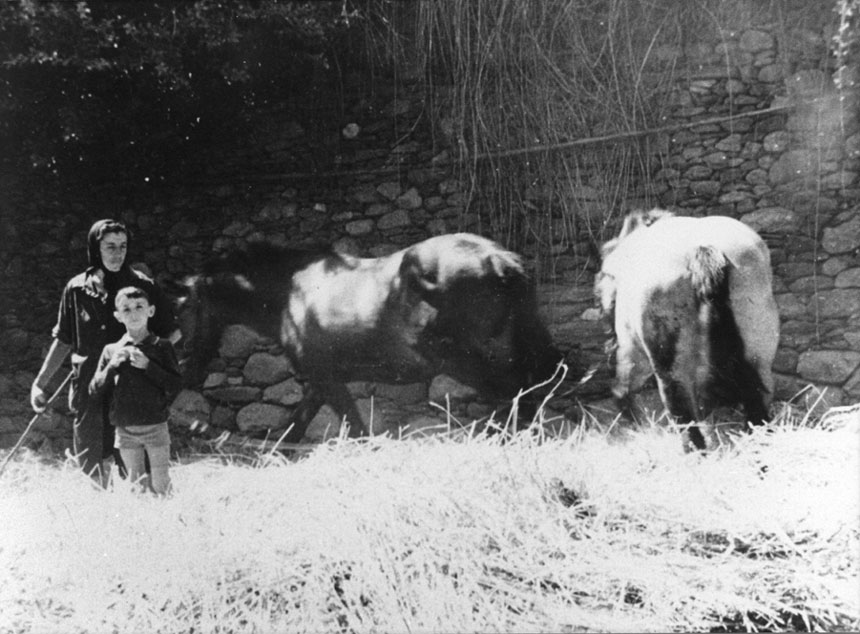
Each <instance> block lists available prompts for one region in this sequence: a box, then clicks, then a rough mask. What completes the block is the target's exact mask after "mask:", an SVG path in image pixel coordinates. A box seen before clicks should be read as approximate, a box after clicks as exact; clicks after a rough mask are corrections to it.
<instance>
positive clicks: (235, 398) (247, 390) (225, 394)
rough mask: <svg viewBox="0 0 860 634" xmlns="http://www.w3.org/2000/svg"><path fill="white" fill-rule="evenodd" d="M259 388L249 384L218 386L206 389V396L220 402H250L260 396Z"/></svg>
mask: <svg viewBox="0 0 860 634" xmlns="http://www.w3.org/2000/svg"><path fill="white" fill-rule="evenodd" d="M260 393H261V390H260V388H258V387H251V386H249V385H236V386H231V387H219V388H216V389H214V390H208V391H207V392H206V396H208V397H209V398H211V399H214V400H216V401H221V402H222V403H251V402H253V401H256V400H258V399H259V398H260Z"/></svg>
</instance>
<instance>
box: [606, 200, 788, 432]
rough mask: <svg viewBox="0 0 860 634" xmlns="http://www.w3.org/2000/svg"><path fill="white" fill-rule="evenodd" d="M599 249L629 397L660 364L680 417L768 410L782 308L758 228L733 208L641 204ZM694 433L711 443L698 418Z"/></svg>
mask: <svg viewBox="0 0 860 634" xmlns="http://www.w3.org/2000/svg"><path fill="white" fill-rule="evenodd" d="M602 259H603V261H602V266H601V271H600V273H599V274H598V276H597V279H596V281H595V292H596V294H597V296H598V298H599V300H600V303H601V308H602V309H603V312H604V314H605V315H606V316H607V317H609V318H610V320H611V322H612V325H613V329H614V333H615V337H616V338H617V350H616V378H615V384H614V388H613V392H614V394H615V396H616V398H618V399H619V401H620V402H621V403H622V405H624V406H625V407H629V404H630V397H631V395H632V394H634V393H635V392H637V391H639V390H640V389H642V387H643V384H644V383H645V381H646V380H647V379H648V378H649V377H650V376H651V375H652V374H653V375H656V378H657V385H658V387H659V390H660V396H661V398H662V400H663V404H664V405H665V406H666V409H667V410H668V411H669V413H670V414H672V415H673V416H674V417H676V418H677V419H679V420H680V422H682V423H695V422H696V421H701V420H703V419H704V418H705V417H707V415H708V414H709V413H710V412H711V411H712V410H713V409H714V408H715V407H718V406H721V405H736V404H740V405H742V406H743V408H744V411H745V413H746V416H747V421H748V423H751V424H760V423H762V422H764V421H765V420H767V419H768V407H769V405H770V402H771V399H772V395H773V376H772V373H771V365H772V363H773V358H774V356H775V354H776V348H777V344H778V341H779V315H778V313H777V308H776V302H775V301H774V298H773V290H772V274H771V267H770V253H769V251H768V248H767V245H766V244H765V243H764V242H763V241H762V239H761V237H759V235H758V234H757V233H756V232H755V231H753V230H752V229H751V228H750V227H748V226H747V225H745V224H743V223H742V222H740V221H738V220H734V219H733V218H729V217H726V216H710V217H705V218H690V217H680V216H675V215H674V214H672V213H671V212H668V211H664V210H660V209H655V210H651V211H635V212H632V213H631V214H630V215H628V217H627V218H626V219H625V221H624V225H623V227H622V229H621V232H620V233H619V235H618V237H617V238H615V239H613V240H610V241H609V242H607V243H606V244H605V245H604V246H603V249H602ZM689 437H690V441H691V442H692V443H693V445H694V446H695V447H696V448H698V449H704V448H705V446H706V442H705V439H704V436H703V435H702V432H701V430H700V429H699V428H698V427H697V426H695V425H694V426H691V427H690V430H689Z"/></svg>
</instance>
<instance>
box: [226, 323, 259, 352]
mask: <svg viewBox="0 0 860 634" xmlns="http://www.w3.org/2000/svg"><path fill="white" fill-rule="evenodd" d="M260 341H261V338H260V336H259V335H258V334H257V333H255V332H254V331H253V330H251V329H250V328H248V327H247V326H242V325H238V324H235V325H231V326H227V327H226V328H225V329H224V333H223V334H222V335H221V347H220V348H219V349H218V353H219V354H220V355H221V356H222V357H230V358H242V357H247V356H249V355H250V354H251V353H252V352H253V351H254V348H256V346H257V344H258V343H260Z"/></svg>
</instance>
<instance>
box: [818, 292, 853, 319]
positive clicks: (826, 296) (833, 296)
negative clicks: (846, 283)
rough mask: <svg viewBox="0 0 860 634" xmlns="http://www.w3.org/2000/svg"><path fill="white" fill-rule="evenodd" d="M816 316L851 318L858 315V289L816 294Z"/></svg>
mask: <svg viewBox="0 0 860 634" xmlns="http://www.w3.org/2000/svg"><path fill="white" fill-rule="evenodd" d="M815 299H816V300H817V301H818V314H819V315H820V316H821V317H822V318H824V319H828V318H831V317H851V316H853V315H856V314H858V313H860V289H854V288H837V289H833V290H828V291H821V292H819V293H818V294H816V296H815Z"/></svg>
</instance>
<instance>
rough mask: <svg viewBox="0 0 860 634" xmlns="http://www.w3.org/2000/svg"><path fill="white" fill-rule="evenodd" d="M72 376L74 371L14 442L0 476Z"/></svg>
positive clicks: (0, 470) (1, 468)
mask: <svg viewBox="0 0 860 634" xmlns="http://www.w3.org/2000/svg"><path fill="white" fill-rule="evenodd" d="M72 374H74V371H71V372H69V375H68V376H67V377H66V378H65V379H63V382H62V383H61V384H60V387H58V388H57V391H56V392H54V394H53V395H52V396H51V398H49V399H48V402H47V403H45V409H43V410H42V411H41V412H37V413H36V415H35V416H33V418H31V419H30V423H29V424H28V425H27V428H26V429H25V430H24V433H22V434H21V437H20V438H19V439H18V442H16V443H15V446H14V447H12V451H10V452H9V455H7V456H6V459H5V460H3V464H2V465H0V476H2V475H3V472H4V471H5V470H6V465H7V464H9V461H10V460H11V459H12V456H14V455H15V453H16V452H17V451H18V449H20V448H21V445H22V444H23V443H24V439H25V438H26V437H27V434H29V433H30V429H32V427H33V425H35V424H36V421H37V420H39V417H40V416H41V415H42V414H44V413H45V412H46V411H47V409H48V405H50V404H51V403H52V402H53V401H54V399H56V398H57V397H58V396H59V395H60V392H62V391H63V388H65V387H66V385H68V384H69V381H71V379H72Z"/></svg>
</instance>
